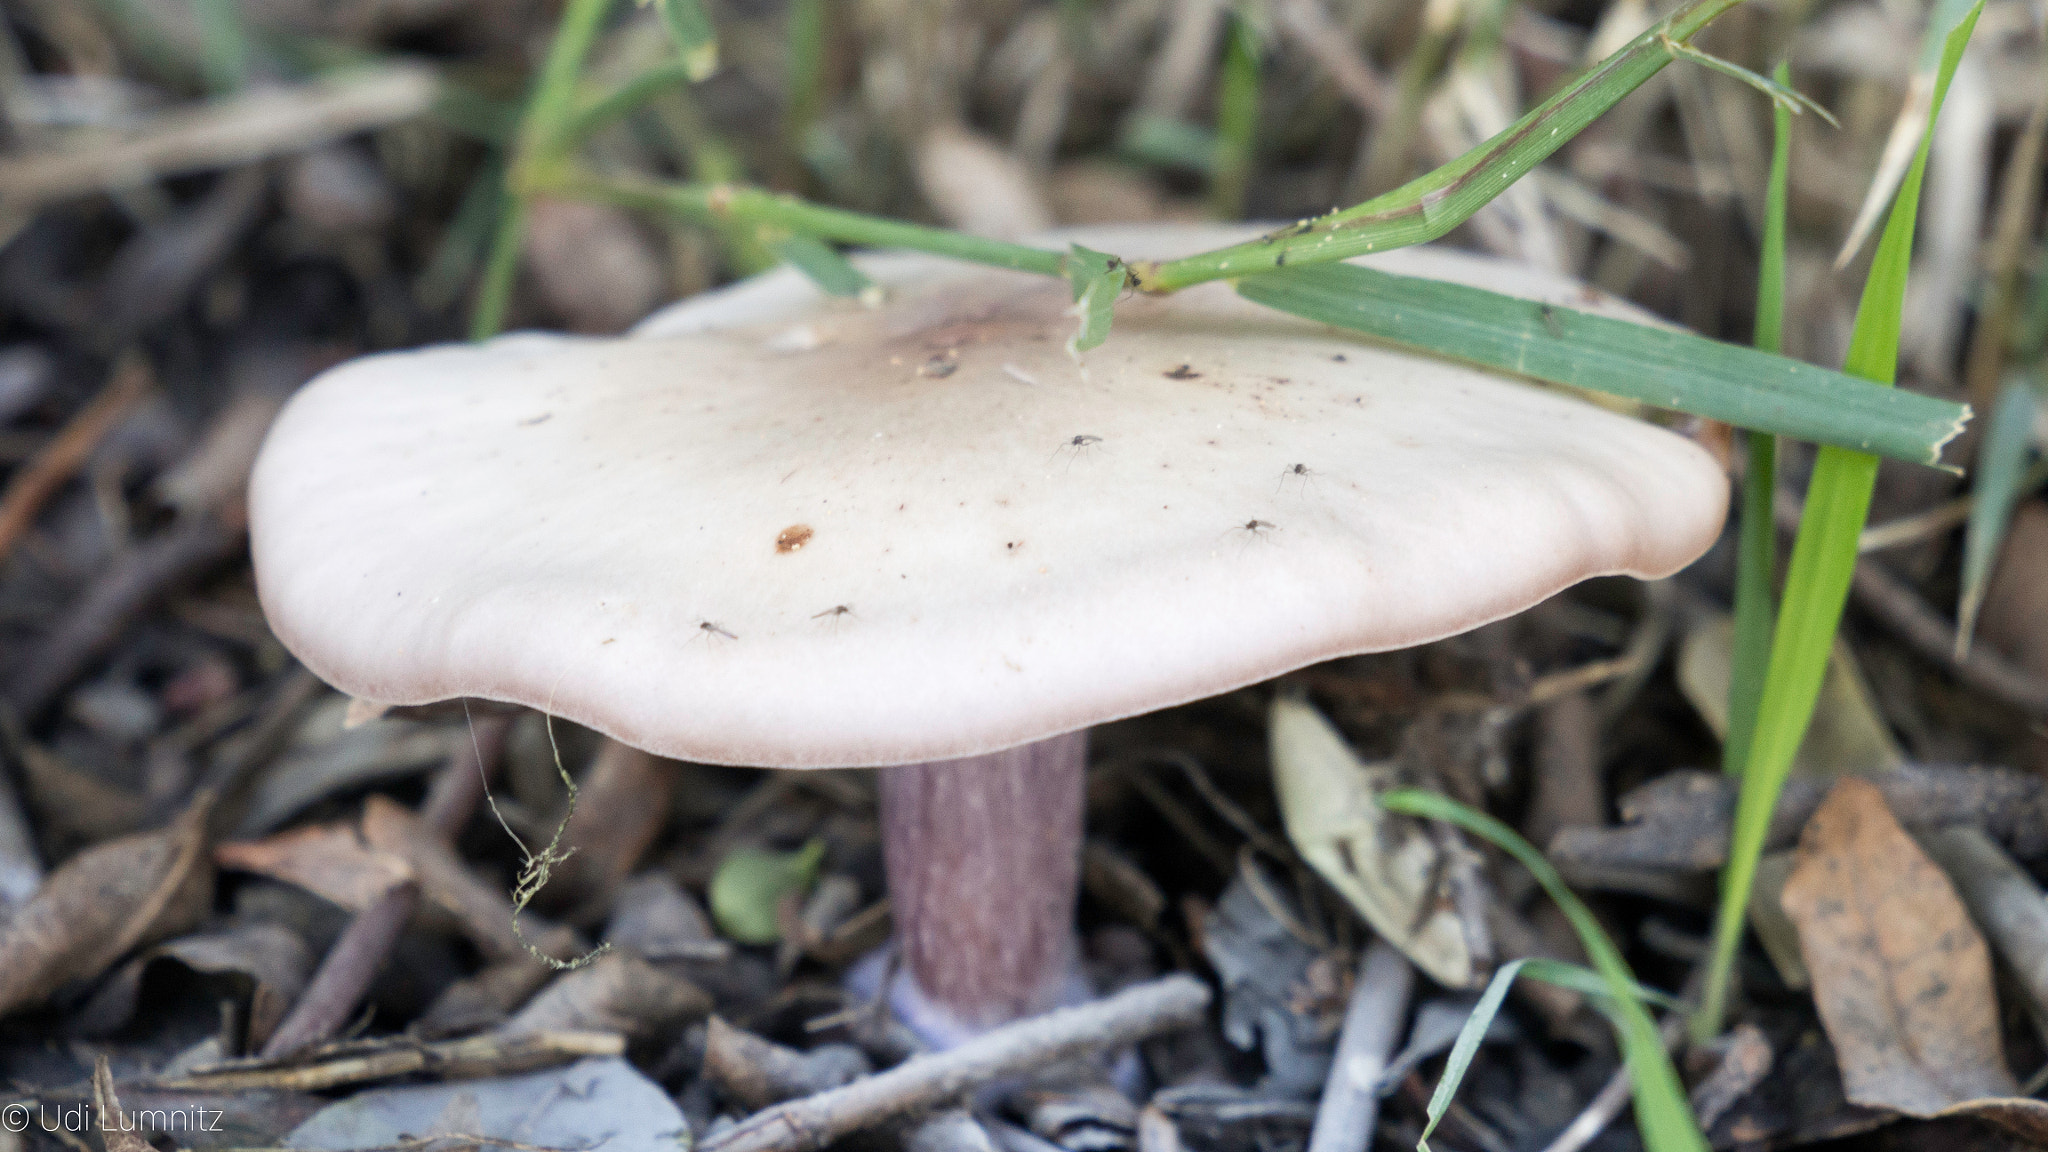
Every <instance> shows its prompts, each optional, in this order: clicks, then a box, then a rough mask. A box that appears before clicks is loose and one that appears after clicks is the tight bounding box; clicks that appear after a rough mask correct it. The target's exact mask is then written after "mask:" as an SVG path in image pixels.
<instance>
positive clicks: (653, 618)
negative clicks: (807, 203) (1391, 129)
mask: <svg viewBox="0 0 2048 1152" xmlns="http://www.w3.org/2000/svg"><path fill="white" fill-rule="evenodd" d="M1242 236H1243V233H1242V232H1241V231H1235V230H1220V229H1217V228H1199V227H1198V228H1187V227H1149V228H1147V227H1136V228H1126V229H1112V230H1095V231H1092V232H1087V233H1084V234H1076V236H1075V238H1078V239H1079V240H1080V241H1081V242H1082V243H1084V244H1086V245H1088V246H1089V247H1093V248H1098V249H1101V250H1104V251H1112V252H1117V253H1119V254H1122V255H1125V256H1128V257H1139V256H1146V257H1165V256H1171V255H1176V254H1180V253H1184V252H1187V251H1193V250H1198V249H1201V248H1205V247H1213V246H1215V245H1217V244H1219V243H1223V242H1227V241H1230V240H1235V239H1239V238H1242ZM860 262H861V266H862V267H863V269H864V270H865V271H866V272H867V273H868V275H869V276H870V277H872V278H873V279H875V280H876V281H877V282H878V283H879V284H881V285H883V286H885V287H886V288H888V289H889V291H890V299H889V301H888V302H887V303H886V304H885V305H883V306H881V307H879V308H872V307H869V308H864V307H861V306H859V305H856V304H853V303H850V302H843V301H828V300H826V299H825V298H823V297H822V296H820V295H819V294H818V293H817V292H816V291H815V290H814V289H812V288H810V287H809V286H808V284H807V283H806V282H805V281H803V280H802V279H800V278H799V277H798V276H797V275H796V274H795V273H794V272H789V271H786V270H785V271H783V272H777V273H771V274H769V275H767V276H764V277H759V278H756V279H755V280H752V281H748V282H745V283H742V284H739V285H736V286H734V287H732V288H729V289H726V290H723V291H720V292H715V293H711V294H709V295H707V296H704V297H700V298H699V299H697V300H693V301H690V302H687V303H685V304H684V305H682V306H679V307H677V308H675V309H672V310H670V311H668V312H665V313H661V314H658V315H657V316H656V317H654V318H652V319H651V320H650V321H648V322H647V323H645V324H644V325H643V326H642V328H641V329H640V330H639V332H638V333H636V335H635V336H633V337H631V338H625V339H613V340H579V339H570V338H560V337H543V336H536V335H517V336H509V337H503V338H500V339H498V340H494V341H491V342H489V343H486V344H482V345H477V346H450V347H436V348H428V349H425V350H421V351H416V352H406V353H394V354H387V355H380V356H373V357H369V358H366V359H362V360H358V361H355V362H353V363H349V364H346V365H343V366H341V367H338V368H336V369H333V370H332V371H330V372H328V373H327V374H326V375H324V376H323V377H321V378H320V379H319V380H317V381H315V382H314V383H312V384H310V385H309V386H307V387H306V388H305V389H303V390H302V391H301V392H300V393H299V394H298V395H297V397H296V398H294V399H293V400H292V402H291V403H290V405H289V406H288V408H287V409H286V410H285V412H284V413H283V415H282V416H281V418H280V419H279V420H278V421H277V423H276V425H275V426H274V427H273V428H272V430H271V432H270V435H269V439H268V441H267V443H266V444H265V446H264V449H263V452H262V456H261V458H260V460H259V461H258V463H257V466H256V469H255V474H254V479H253V486H252V488H251V492H250V521H251V532H252V538H253V551H254V554H255V562H256V570H257V578H258V586H259V589H260V592H261V597H262V601H263V605H264V609H265V611H266V612H267V614H268V615H269V618H270V621H271V624H272V627H273V628H274V629H275V630H276V633H277V635H278V637H279V638H280V639H281V640H282V641H283V642H284V644H285V645H286V646H287V647H288V648H290V649H291V650H292V651H293V652H294V653H295V654H297V656H298V657H299V658H300V659H301V660H303V661H304V662H305V664H306V665H307V666H308V667H309V668H311V669H312V670H313V671H314V672H316V673H317V674H319V675H320V676H321V677H323V678H324V679H326V680H327V681H328V682H330V683H332V684H334V685H336V686H338V687H340V688H342V689H343V690H345V691H347V692H349V693H351V694H353V695H355V696H357V697H361V698H365V699H369V700H374V701H378V702H384V703H391V704H415V703H423V702H427V701H434V700H442V699H446V698H450V697H456V696H476V697H484V698H489V699H493V700H501V701H511V702H517V703H520V704H525V705H529V706H532V707H536V708H541V709H545V710H548V711H550V712H552V713H555V714H558V715H561V716H565V717H567V718H570V719H572V720H575V721H577V722H579V723H582V724H586V725H589V726H590V727H593V728H595V729H598V730H599V731H601V732H604V733H606V734H608V735H610V736H613V737H615V738H617V739H619V740H621V741H624V742H626V743H628V744H632V745H635V746H637V747H641V748H644V749H647V750H649V751H652V752H655V753H658V754H661V755H665V756H673V757H678V758H684V759H690V760H696V761H702V762H711V763H720V764H745V765H760V766H772V767H781V768H811V767H827V766H831V767H852V766H873V767H879V768H882V769H883V771H882V773H881V788H880V793H881V803H882V824H883V830H884V839H885V848H884V852H885V859H886V864H887V872H888V880H889V884H890V886H891V892H892V901H893V905H892V906H893V909H894V914H895V919H896V925H897V932H898V944H899V947H900V950H901V955H902V957H903V959H904V961H905V963H904V964H903V966H902V967H903V969H904V972H903V975H902V976H901V977H900V978H899V979H898V981H897V983H896V985H895V987H894V989H893V990H892V995H893V996H894V997H895V1000H896V1004H897V1007H898V1008H899V1011H902V1012H903V1013H904V1014H905V1015H906V1017H907V1018H908V1019H910V1020H911V1022H912V1023H913V1024H914V1025H915V1026H918V1027H920V1028H922V1029H923V1030H924V1031H925V1032H926V1034H927V1035H928V1036H933V1037H937V1038H939V1039H941V1040H942V1041H943V1040H944V1039H945V1038H947V1037H949V1036H957V1035H960V1034H963V1033H967V1032H972V1031H974V1030H977V1029H981V1028H986V1027H988V1026H991V1025H993V1024H996V1023H999V1022H1001V1021H1003V1020H1005V1019H1008V1018H1011V1017H1014V1016H1017V1015H1021V1014H1027V1013H1031V1012H1035V1011H1038V1010H1042V1009H1044V1008H1046V1007H1049V1006H1051V1005H1053V1004H1054V1003H1056V1002H1058V1001H1059V1000H1061V999H1062V998H1064V997H1068V996H1071V995H1072V994H1073V990H1074V981H1075V977H1074V975H1073V973H1074V971H1075V966H1074V955H1075V949H1074V945H1073V928H1072V918H1073V913H1074V903H1075V892H1076V887H1077V874H1078V865H1077V859H1078V855H1079V853H1078V849H1079V846H1080V837H1081V808H1082V782H1083V763H1084V757H1085V738H1084V732H1085V730H1086V729H1087V728H1088V727H1089V726H1090V725H1093V724H1098V723H1102V722H1104V721H1108V720H1114V719H1118V718H1120V717H1126V716H1131V715H1134V714H1137V713H1143V712H1148V711H1152V710H1155V709H1159V708H1163V707H1166V706H1168V705H1173V704H1178V703H1182V702H1185V701H1189V700H1194V699H1198V698H1201V697H1205V696H1210V695H1213V694H1216V693H1220V692H1224V691H1227V690H1229V689H1233V688H1237V687H1240V686H1243V685H1246V684H1251V683H1254V682H1257V681H1260V680H1264V679H1267V678H1269V677H1272V676H1275V675H1278V674H1280V673H1283V672H1287V671H1289V670H1292V669H1295V668H1298V667H1301V666H1303V665H1306V664H1309V663H1312V662H1315V661H1319V660H1325V659H1329V658H1332V657H1337V656H1343V655H1348V654H1354V653H1361V652H1371V651H1381V650H1387V649H1394V648H1402V647H1407V646H1410V645H1415V644H1421V643H1423V642H1426V641H1430V640H1435V639H1439V638H1441V637H1445V636H1449V635H1452V634H1454V633H1458V632H1462V631H1465V630H1467V629H1470V628H1473V627H1476V626H1478V625H1481V624H1484V623H1487V622H1489V621H1492V620H1496V619H1499V618H1501V617H1504V616H1507V615H1510V614H1512V613H1515V612H1518V611H1520V610H1522V609H1524V608H1526V607H1529V606H1530V605H1532V604H1535V603H1536V602H1538V601H1540V600H1542V599H1544V598H1546V597H1548V596H1550V595H1552V594H1553V593H1555V592H1557V591H1559V590H1560V589H1563V588H1564V587H1566V586H1568V585H1570V584H1573V583H1575V582H1577V581H1580V580H1583V579H1586V578H1588V577H1591V576H1595V575H1601V574H1613V573H1627V574H1630V575H1635V576H1639V577H1657V576H1662V575H1666V574H1668V573H1671V572H1673V571H1675V570H1676V569H1678V568H1680V567H1682V566H1683V565H1685V564H1687V563H1689V562H1690V561H1691V560H1692V559H1693V558H1695V557H1696V556H1697V555H1699V554H1700V553H1701V552H1702V551H1704V550H1705V549H1706V548H1707V547H1708V545H1709V544H1710V543H1711V542H1712V541H1713V540H1714V539H1715V537H1716V535H1717V534H1718V533H1719V531H1720V527H1721V522H1722V518H1723V515H1724V512H1725V504H1726V491H1727V484H1726V480H1725V478H1724V476H1723V474H1722V472H1721V471H1720V469H1719V468H1718V467H1717V466H1716V464H1715V462H1714V461H1713V459H1712V458H1711V457H1709V455H1708V454H1707V453H1706V452H1705V451H1703V450H1701V449H1700V448H1698V447H1697V446H1695V445H1694V444H1692V443H1691V442H1689V441H1688V440H1686V439H1684V438H1682V437H1680V436H1678V435H1675V434H1673V433H1672V432H1669V431H1667V430H1665V429H1662V428H1659V427H1655V426H1653V425H1651V424H1649V423H1645V422H1641V421H1637V420H1633V419H1629V418H1627V417H1625V416H1622V415H1617V414H1615V413H1612V412H1609V411H1605V410H1603V409H1601V408H1599V407H1596V406H1594V405H1592V404H1589V403H1586V402H1584V401H1582V400H1580V399H1577V398H1575V397H1572V396H1568V395H1564V394H1561V393H1559V392H1556V391H1552V390H1547V389H1544V388H1541V387H1537V386H1532V385H1530V384H1527V383H1524V382H1520V381H1516V380H1512V379H1506V378H1503V377H1500V376H1497V375H1491V374H1488V373H1485V372H1482V371H1478V370H1476V369H1473V368H1469V367H1464V366H1460V365H1456V364H1453V363H1450V362H1447V361H1444V360H1439V359H1434V358H1430V357H1424V356H1417V355H1413V354H1409V353H1405V352H1399V351H1392V350H1388V349H1385V348H1380V347H1375V346H1372V345H1368V344H1364V343H1361V342H1359V341H1357V340H1356V339H1354V338H1351V337H1349V336H1346V335H1344V334H1341V333H1338V332H1335V331H1333V330H1330V329H1327V328H1324V327H1322V326H1319V325H1315V324H1311V323H1308V322H1305V321H1302V320H1298V319H1295V318H1292V317H1289V316H1285V315H1282V314H1280V313H1276V312H1272V311H1268V310H1266V309H1264V308H1261V307H1259V306H1256V305H1253V304H1250V303H1248V302H1246V301H1244V300H1243V299H1241V298H1240V297H1238V296H1237V295H1235V294H1234V293H1233V292H1232V291H1230V289H1229V288H1228V287H1227V286H1226V285H1222V284H1209V285H1203V286H1199V287H1196V288H1192V289H1189V290H1187V291H1184V292H1182V293H1180V294H1178V295H1175V296H1172V297H1167V298H1137V299H1131V300H1127V301H1125V302H1123V303H1122V304H1121V305H1120V306H1119V308H1118V312H1117V319H1116V328H1115V331H1114V333H1113V334H1112V336H1111V338H1110V340H1109V342H1108V343H1107V344H1105V345H1103V346H1102V347H1100V348H1098V349H1096V350H1094V351H1093V352H1090V353H1089V354H1088V356H1087V357H1086V360H1085V363H1077V362H1076V361H1075V360H1074V359H1073V358H1072V357H1070V355H1069V353H1068V352H1067V350H1066V341H1067V336H1068V334H1069V333H1070V332H1071V330H1072V325H1073V320H1072V317H1071V316H1070V315H1069V308H1070V304H1069V300H1070V296H1069V293H1068V290H1067V287H1066V285H1064V284H1062V283H1059V282H1057V281H1052V280H1048V279H1044V278H1038V277H1032V276H1028V275H1025V274H1021V273H1012V272H1005V271H996V270H990V269H985V268H979V267H972V266H966V265H960V264H954V263H949V262H946V261H943V260H939V259H936V258H932V257H925V256H916V255H905V254H895V253H888V254H877V255H872V256H864V257H861V258H860ZM1373 263H1375V264H1376V265H1378V266H1380V267H1384V268H1387V269H1390V270H1393V271H1397V272H1403V273H1408V274H1416V275H1427V276H1434V277H1438V278H1443V279H1450V280H1458V281H1463V282H1467V283H1477V284H1482V285H1485V286H1487V287H1492V288H1495V289H1497V290H1505V291H1512V292H1516V293H1518V294H1522V295H1525V296H1531V297H1536V298H1541V299H1544V300H1549V301H1554V302H1556V303H1559V304H1568V305H1570V306H1573V307H1581V308H1585V307H1589V306H1591V307H1594V308H1596V309H1602V310H1608V311H1610V312H1612V311H1615V310H1621V311H1628V310H1627V309H1626V307H1625V306H1623V305H1618V304H1612V303H1601V302H1600V301H1599V300H1598V299H1597V297H1590V296H1589V294H1588V293H1587V292H1586V290H1585V289H1582V288H1580V287H1579V286H1577V285H1575V284H1572V283H1570V282H1567V281H1563V280H1560V279H1556V278H1553V277H1549V276H1547V275H1544V274H1541V273H1537V272H1534V271H1532V270H1529V269H1526V268H1521V267H1516V266H1508V265H1503V264H1500V263H1497V262H1493V261H1488V260H1484V259H1481V258H1477V257H1472V256H1467V255H1462V254H1458V253H1454V252H1449V251H1438V250H1430V249H1408V250H1403V251H1400V252H1395V253H1390V254H1387V255H1385V256H1382V257H1376V258H1374V259H1373ZM1634 315H1640V314H1634Z"/></svg>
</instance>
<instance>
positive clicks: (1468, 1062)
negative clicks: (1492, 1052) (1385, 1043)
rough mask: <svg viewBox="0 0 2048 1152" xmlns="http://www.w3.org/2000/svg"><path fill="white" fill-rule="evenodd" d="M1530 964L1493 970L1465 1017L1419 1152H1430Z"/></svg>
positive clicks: (1513, 962)
mask: <svg viewBox="0 0 2048 1152" xmlns="http://www.w3.org/2000/svg"><path fill="white" fill-rule="evenodd" d="M1528 963H1529V961H1527V960H1510V961H1508V962H1507V963H1505V964H1503V965H1501V966H1500V967H1499V968H1496V969H1494V973H1493V979H1492V980H1489V981H1487V984H1486V991H1485V992H1483V993H1481V994H1480V996H1479V1003H1477V1004H1474V1005H1473V1006H1472V1014H1471V1015H1470V1016H1467V1017H1465V1026H1464V1027H1462V1028H1460V1029H1458V1038H1457V1040H1455V1041H1454V1042H1452V1044H1451V1054H1450V1055H1449V1056H1448V1057H1445V1059H1444V1071H1443V1075H1441V1076H1439V1077H1437V1081H1436V1091H1434V1092H1432V1093H1430V1096H1429V1107H1428V1108H1427V1109H1426V1110H1425V1112H1426V1115H1427V1117H1428V1119H1427V1120H1426V1121H1425V1122H1424V1123H1423V1125H1422V1135H1421V1136H1418V1137H1416V1139H1415V1147H1416V1148H1417V1149H1418V1150H1419V1152H1430V1149H1429V1134H1430V1133H1432V1132H1434V1131H1436V1125H1437V1121H1439V1120H1442V1119H1443V1118H1444V1113H1445V1112H1448V1111H1450V1108H1451V1100H1452V1098H1453V1097H1455V1096H1457V1094H1458V1086H1459V1085H1460V1084H1463V1083H1464V1082H1465V1073H1466V1072H1467V1071H1468V1070H1469V1069H1470V1068H1471V1067H1472V1060H1473V1058H1474V1057H1476V1056H1478V1055H1479V1045H1480V1044H1481V1043H1482V1042H1483V1041H1484V1040H1485V1039H1486V1030H1487V1029H1488V1028H1491V1027H1493V1018H1494V1017H1496V1016H1498V1015H1500V1006H1501V1002H1502V1001H1504V1000H1506V999H1507V998H1508V989H1509V988H1511V987H1513V986H1514V983H1515V977H1517V976H1519V975H1521V973H1522V969H1523V968H1524V967H1525V966H1526V965H1527V964H1528Z"/></svg>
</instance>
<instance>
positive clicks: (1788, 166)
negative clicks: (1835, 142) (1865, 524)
mask: <svg viewBox="0 0 2048 1152" xmlns="http://www.w3.org/2000/svg"><path fill="white" fill-rule="evenodd" d="M1772 79H1773V80H1774V81H1775V82H1777V83H1778V84H1779V85H1781V86H1783V85H1787V84H1789V83H1790V82H1791V79H1792V69H1791V66H1790V65H1788V64H1784V63H1780V64H1779V65H1778V67H1777V70H1776V71H1775V72H1774V73H1773V74H1772ZM1772 120H1773V124H1774V130H1773V133H1772V136H1771V173H1770V177H1769V179H1768V181H1767V182H1766V184H1765V187H1764V238H1763V250H1762V252H1761V253H1760V254H1759V258H1758V260H1757V284H1756V346H1757V349H1758V350H1759V351H1763V352H1773V353H1775V352H1777V351H1778V350H1779V349H1780V348H1781V346H1782V345H1783V344H1784V331H1785V201H1786V189H1787V187H1788V185H1789V183H1790V180H1791V171H1792V110H1791V109H1789V108H1787V107H1785V106H1784V105H1783V104H1779V105H1778V106H1777V107H1776V109H1775V115H1774V116H1773V117H1772ZM1744 440H1745V447H1746V448H1747V449H1748V451H1747V453H1746V454H1745V455H1746V456H1747V461H1746V465H1745V467H1744V469H1743V474H1742V520H1741V522H1740V525H1739V535H1738V536H1737V538H1736V552H1735V644H1734V649H1733V652H1732V653H1731V657H1732V659H1731V663H1730V668H1731V672H1732V674H1731V675H1730V677H1729V680H1728V737H1727V739H1725V740H1723V741H1722V742H1721V768H1722V770H1723V771H1725V772H1728V773H1730V774H1735V773H1739V772H1741V771H1742V766H1743V764H1744V763H1746V762H1747V761H1748V759H1749V738H1750V734H1751V733H1752V732H1754V731H1755V730H1756V714H1757V709H1758V708H1759V707H1760V706H1761V705H1762V703H1763V695H1764V672H1765V669H1767V668H1768V667H1770V662H1771V630H1772V628H1773V627H1775V620H1774V616H1773V613H1772V611H1771V601H1772V599H1773V598H1774V597H1775V595H1776V592H1777V588H1776V583H1777V572H1778V526H1777V520H1776V517H1775V511H1776V510H1775V508H1774V507H1773V501H1774V498H1775V496H1776V494H1777V487H1778V438H1777V437H1775V436H1772V435H1770V434H1769V433H1767V432H1748V433H1745V434H1744Z"/></svg>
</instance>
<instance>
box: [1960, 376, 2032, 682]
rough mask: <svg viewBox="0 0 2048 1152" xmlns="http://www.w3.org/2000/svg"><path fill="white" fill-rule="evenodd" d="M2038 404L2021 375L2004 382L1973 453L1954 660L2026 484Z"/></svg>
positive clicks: (1972, 627) (1965, 647)
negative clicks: (1973, 478)
mask: <svg viewBox="0 0 2048 1152" xmlns="http://www.w3.org/2000/svg"><path fill="white" fill-rule="evenodd" d="M2039 406H2040V399H2039V395H2038V393H2037V392H2036V391H2035V388H2034V384H2033V382H2032V381H2030V380H2028V379H2027V378H2026V377H2025V376H2014V377H2012V378H2011V379H2009V380H2007V381H2006V382H2005V387H2004V388H2003V389H2002V390H2000V392H1999V394H1998V404H1997V406H1996V407H1994V408H1993V409H1992V410H1991V419H1990V423H1989V425H1988V426H1987V427H1986V428H1985V430H1984V443H1983V445H1982V446H1980V447H1979V448H1978V450H1977V476H1976V484H1975V485H1974V487H1973V489H1972V491H1973V493H1974V494H1975V496H1976V499H1975V500H1974V501H1973V502H1971V504H1970V521H1969V524H1968V526H1967V527H1965V528H1964V530H1963V590H1962V596H1961V598H1960V600H1959V601H1958V602H1957V604H1956V659H1957V660H1962V659H1964V658H1966V657H1967V656H1969V654H1970V637H1971V636H1972V634H1974V633H1975V632H1976V630H1977V609H1978V608H1980V607H1982V606H1983V603H1984V589H1985V587H1986V586H1987V585H1989V584H1990V583H1991V569H1992V567H1993V565H1994V564H1995V562H1996V561H1997V560H1998V551H1999V548H2000V547H2001V546H2003V545H2004V543H2005V529H2006V526H2007V525H2008V524H2010V523H2012V510H2013V505H2015V504H2017V503H2019V498H2020V493H2021V492H2022V491H2023V490H2024V487H2025V485H2026V481H2027V448H2028V447H2029V446H2030V445H2031V444H2032V443H2033V439H2034V413H2035V411H2036V410H2037V409H2038V407H2039Z"/></svg>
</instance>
